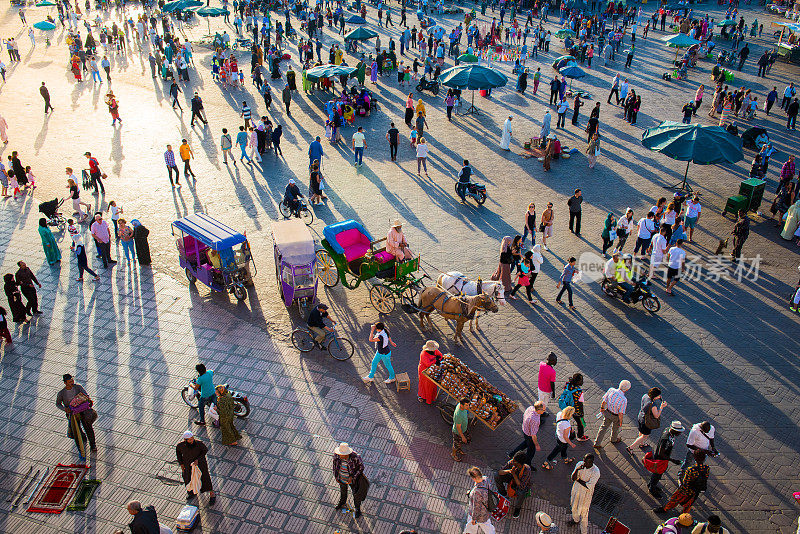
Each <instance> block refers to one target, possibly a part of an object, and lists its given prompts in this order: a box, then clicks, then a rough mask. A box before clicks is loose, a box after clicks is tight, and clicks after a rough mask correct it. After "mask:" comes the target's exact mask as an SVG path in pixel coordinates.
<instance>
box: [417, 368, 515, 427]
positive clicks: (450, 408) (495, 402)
mask: <svg viewBox="0 0 800 534" xmlns="http://www.w3.org/2000/svg"><path fill="white" fill-rule="evenodd" d="M423 374H424V375H425V376H427V377H428V378H429V379H430V380H431V381H432V382H433V383H434V384H436V385H437V386H438V388H439V389H440V390H442V391H444V393H445V395H446V397H445V399H444V401H442V402H440V403H439V404H437V407H438V408H439V410H440V412H441V415H442V419H444V420H445V421H447V422H448V423H450V424H453V412H454V411H455V408H456V404H457V403H458V401H459V399H462V398H465V397H466V398H468V399H469V405H468V406H467V409H468V410H469V412H470V414H471V415H472V416H473V417H472V418H471V420H470V423H469V426H470V427H472V426H474V425H475V424H477V421H480V422H481V423H483V424H484V425H486V426H487V427H489V428H490V429H491V430H495V429H496V428H497V427H498V426H499V425H500V424H502V423H503V421H505V420H506V419H508V416H509V415H511V414H512V413H514V412H515V411H517V409H518V408H519V406H518V405H517V403H516V402H514V401H512V400H511V399H509V398H508V396H507V395H506V394H505V393H503V392H501V391H500V390H498V389H497V388H496V387H494V386H492V385H491V384H490V383H489V382H487V381H486V379H485V378H483V377H482V376H481V375H479V374H478V373H476V372H475V371H473V370H472V369H470V368H469V367H467V365H466V364H464V363H463V362H462V361H461V360H459V359H458V358H456V357H455V356H453V355H452V354H445V355H444V356H443V357H442V361H441V362H440V363H439V364H438V365H431V366H430V367H428V368H427V369H425V370H424V371H423Z"/></svg>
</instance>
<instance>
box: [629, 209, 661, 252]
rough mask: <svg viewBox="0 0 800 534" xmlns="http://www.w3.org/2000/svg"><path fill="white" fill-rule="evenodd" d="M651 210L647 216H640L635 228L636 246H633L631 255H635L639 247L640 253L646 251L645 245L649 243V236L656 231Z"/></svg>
mask: <svg viewBox="0 0 800 534" xmlns="http://www.w3.org/2000/svg"><path fill="white" fill-rule="evenodd" d="M654 217H655V216H654V215H653V212H652V211H651V212H650V213H648V214H647V217H642V218H641V219H639V224H638V225H637V226H636V228H637V232H638V234H637V237H636V246H635V247H634V248H633V257H634V258H635V257H636V253H637V252H639V250H640V249H641V251H642V254H644V253H645V252H646V251H647V247H648V246H649V245H650V238H651V237H652V236H653V232H655V231H656V223H655V220H654Z"/></svg>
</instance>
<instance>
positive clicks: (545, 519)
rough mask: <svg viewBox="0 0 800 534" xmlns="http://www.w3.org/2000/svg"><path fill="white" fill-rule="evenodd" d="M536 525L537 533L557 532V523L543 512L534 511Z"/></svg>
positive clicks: (556, 533)
mask: <svg viewBox="0 0 800 534" xmlns="http://www.w3.org/2000/svg"><path fill="white" fill-rule="evenodd" d="M536 526H537V527H539V534H558V525H556V524H555V523H553V520H552V519H551V518H550V516H549V515H547V514H546V513H544V512H536Z"/></svg>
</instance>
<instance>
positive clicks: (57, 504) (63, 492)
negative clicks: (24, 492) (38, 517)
mask: <svg viewBox="0 0 800 534" xmlns="http://www.w3.org/2000/svg"><path fill="white" fill-rule="evenodd" d="M88 471H89V469H88V468H87V467H86V466H85V465H79V464H73V465H64V464H58V465H57V466H56V468H55V470H54V471H53V472H52V473H51V474H50V476H49V477H48V478H47V480H46V481H45V483H44V484H43V485H42V487H41V488H39V491H38V492H36V496H35V497H34V498H33V500H32V501H31V505H30V506H29V507H28V511H29V512H40V513H44V514H60V513H61V512H63V511H64V509H65V508H66V507H67V505H68V504H69V503H70V502H71V501H72V498H73V497H74V496H75V492H76V491H77V490H78V486H79V485H80V483H81V481H82V480H83V477H84V476H86V473H87V472H88Z"/></svg>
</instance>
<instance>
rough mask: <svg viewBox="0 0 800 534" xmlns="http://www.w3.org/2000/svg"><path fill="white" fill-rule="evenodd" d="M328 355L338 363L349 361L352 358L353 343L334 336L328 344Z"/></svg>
mask: <svg viewBox="0 0 800 534" xmlns="http://www.w3.org/2000/svg"><path fill="white" fill-rule="evenodd" d="M328 353H329V354H330V355H331V356H332V357H333V358H334V359H335V360H339V361H340V362H343V361H345V360H349V359H350V358H351V357H352V356H353V343H352V342H351V341H350V340H349V339H347V338H345V337H339V336H335V337H334V338H333V339H331V341H330V343H328Z"/></svg>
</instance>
